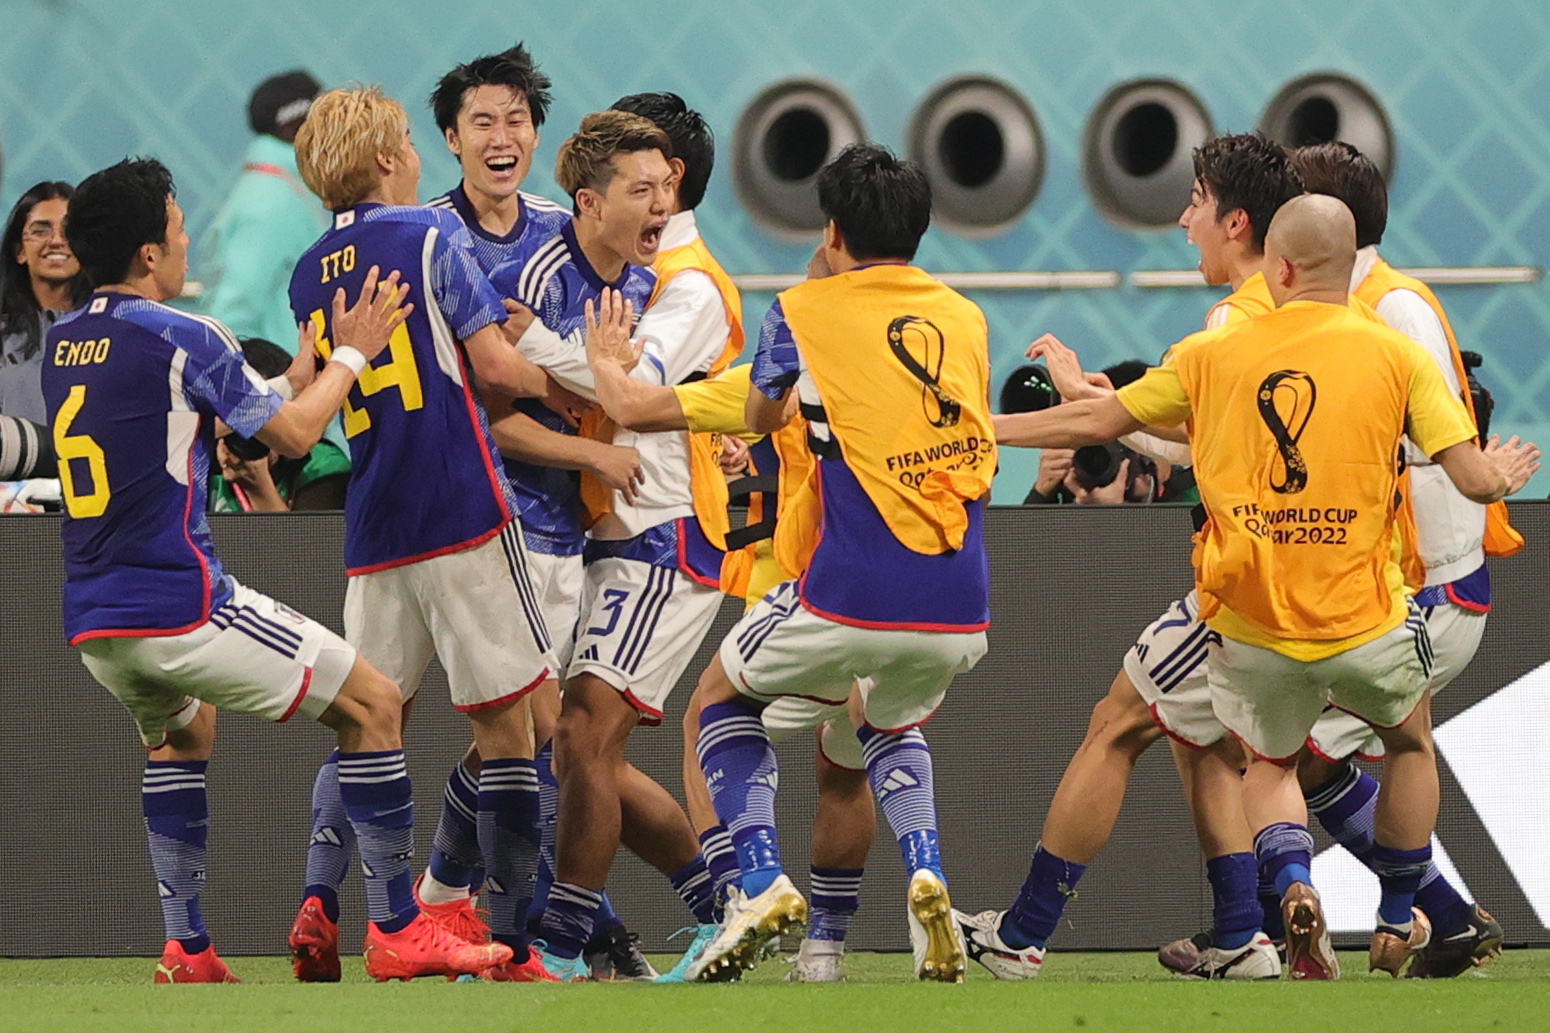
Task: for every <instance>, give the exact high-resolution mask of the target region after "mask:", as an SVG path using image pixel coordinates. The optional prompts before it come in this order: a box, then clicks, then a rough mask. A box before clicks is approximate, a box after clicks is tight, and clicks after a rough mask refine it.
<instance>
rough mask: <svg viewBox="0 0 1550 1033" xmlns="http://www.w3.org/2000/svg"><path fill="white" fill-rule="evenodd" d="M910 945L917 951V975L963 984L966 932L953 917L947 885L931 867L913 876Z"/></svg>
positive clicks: (910, 896)
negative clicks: (964, 932) (964, 939)
mask: <svg viewBox="0 0 1550 1033" xmlns="http://www.w3.org/2000/svg"><path fill="white" fill-rule="evenodd" d="M908 914H909V919H910V946H911V947H913V948H914V951H915V978H916V979H922V980H933V981H935V982H939V983H961V982H963V973H964V970H965V969H966V968H968V961H967V960H966V952H965V949H964V945H963V933H961V932H960V931H959V930H958V923H957V922H956V921H954V920H953V902H952V901H951V900H950V899H948V896H947V884H946V883H944V882H943V881H942V877H941V876H940V875H937V874H936V872H933V871H931V870H930V869H928V868H922V869H920V870H919V871H917V872H916V873H915V874H914V875H912V876H910V888H909V908H908Z"/></svg>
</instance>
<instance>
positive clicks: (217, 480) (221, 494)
mask: <svg viewBox="0 0 1550 1033" xmlns="http://www.w3.org/2000/svg"><path fill="white" fill-rule="evenodd" d="M287 462H295V460H284V459H282V460H281V461H280V464H279V465H278V466H277V467H276V469H277V470H279V469H283V467H284V466H285V464H286V463H287ZM349 473H350V456H349V454H348V453H346V452H345V451H343V450H342V449H340V448H339V447H338V446H336V445H332V444H330V443H329V442H327V441H320V442H318V443H317V444H316V445H314V446H313V447H312V451H311V452H308V453H307V459H306V465H304V466H303V467H302V468H301V471H300V472H299V473H297V474H296V476H295V477H294V478H293V479H291V480H288V481H286V480H282V481H279V482H277V483H276V484H275V487H276V488H277V489H279V492H280V497H281V498H282V499H284V500H285V501H286V502H290V501H292V500H293V499H295V497H296V493H297V492H298V491H301V489H303V488H305V487H306V486H307V485H309V484H312V483H313V482H315V481H320V480H322V479H323V478H325V477H337V476H339V475H340V474H344V475H345V476H349ZM282 476H283V475H282ZM210 512H212V513H241V512H243V509H242V504H241V503H240V502H238V501H237V493H236V492H234V491H232V490H231V482H230V481H228V480H227V479H226V478H224V477H222V476H221V473H220V471H219V470H217V469H212V470H211V471H210Z"/></svg>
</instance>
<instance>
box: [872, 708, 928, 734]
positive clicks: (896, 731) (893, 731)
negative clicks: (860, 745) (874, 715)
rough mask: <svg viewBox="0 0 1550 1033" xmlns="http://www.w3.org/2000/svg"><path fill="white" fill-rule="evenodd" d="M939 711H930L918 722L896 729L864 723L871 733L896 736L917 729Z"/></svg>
mask: <svg viewBox="0 0 1550 1033" xmlns="http://www.w3.org/2000/svg"><path fill="white" fill-rule="evenodd" d="M939 709H941V708H940V706H938V707H936V708H934V709H932V711H931V713H929V714H927V715H926V716H925V717H923V718H921V719H920V720H919V721H914V722H911V723H910V724H907V725H900V726H899V727H898V728H879V727H877V726H876V725H874V724H872V722H870V721H868V722H867V723H866V726H867V727H868V728H870V729H872V731H874V732H877V733H879V734H880V735H898V734H899V733H900V732H907V731H909V730H910V729H911V728H919V727H920V726H921V725H923V724H925V723H926V722H927V721H929V720H931V719H932V718H933V717H935V716H936V712H937V710H939Z"/></svg>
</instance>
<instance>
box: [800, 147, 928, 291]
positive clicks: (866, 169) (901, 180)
mask: <svg viewBox="0 0 1550 1033" xmlns="http://www.w3.org/2000/svg"><path fill="white" fill-rule="evenodd" d="M818 207H819V208H820V209H822V210H823V214H824V215H826V216H828V217H829V218H830V219H832V220H833V221H834V224H835V226H836V227H838V229H839V231H840V237H841V238H842V239H843V240H844V242H845V250H846V251H849V252H850V255H851V257H852V258H855V259H857V260H859V261H863V262H864V261H867V260H868V259H879V258H895V259H898V258H902V259H904V260H905V261H906V262H907V261H910V260H911V259H913V258H914V257H915V250H916V248H918V247H919V246H920V238H921V237H923V236H925V233H926V227H927V226H929V225H931V184H930V182H929V181H928V180H927V179H926V174H925V172H923V171H922V170H921V168H920V166H919V165H917V164H915V163H914V162H912V161H902V160H900V159H899V158H898V157H896V156H895V155H894V153H893V152H892V151H890V150H889V149H888V148H886V147H881V146H879V145H877V144H870V143H856V144H851V145H850V146H849V147H846V148H845V149H844V150H843V151H841V152H840V153H839V154H837V155H835V157H834V160H833V161H831V162H829V163H828V164H827V165H825V166H824V167H823V168H821V169H819V170H818Z"/></svg>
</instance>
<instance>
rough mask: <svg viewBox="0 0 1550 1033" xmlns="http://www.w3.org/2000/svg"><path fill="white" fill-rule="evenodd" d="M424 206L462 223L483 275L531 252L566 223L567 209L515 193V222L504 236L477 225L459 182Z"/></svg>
mask: <svg viewBox="0 0 1550 1033" xmlns="http://www.w3.org/2000/svg"><path fill="white" fill-rule="evenodd" d="M426 207H428V208H443V209H446V210H447V211H450V212H454V213H456V215H457V217H458V218H459V219H461V220H463V225H465V226H467V227H468V233H469V236H470V237H472V238H473V245H474V260H475V261H477V262H478V263H479V268H480V269H483V270H484V271H485V273H486V274H489V273H492V272H494V271H495V269H496V268H497V267H498V266H500V265H502V264H504V263H506V262H509V261H511V260H512V259H513V258H516V257H517V256H519V255H522V254H526V253H531V252H532V250H533V249H534V248H535V247H537V246H538V245H539V244H541V243H543V242H544V241H546V240H548V239H549V238H550V237H552V236H554V235H555V234H556V233H558V232H560V227H562V226H564V225H565V224H566V223H568V222H570V211H569V210H568V209H566V208H562V207H560V206H559V205H557V204H555V203H554V202H553V201H551V200H549V199H548V198H547V197H539V196H538V195H537V194H530V193H528V192H527V191H525V190H523V191H518V193H517V222H516V225H514V226H512V227H511V232H510V233H507V234H505V235H501V234H496V233H491V232H490V231H489V230H487V229H485V228H484V227H483V226H480V225H479V214H478V213H477V212H475V211H474V205H473V202H472V201H470V200H469V199H468V194H467V192H466V191H465V190H464V189H463V184H461V183H459V184H458V185H457V186H455V187H453V188H452V189H451V190H449V191H447V192H446V193H445V194H442V195H441V196H440V197H438V198H436V199H435V200H433V201H427V202H426Z"/></svg>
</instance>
